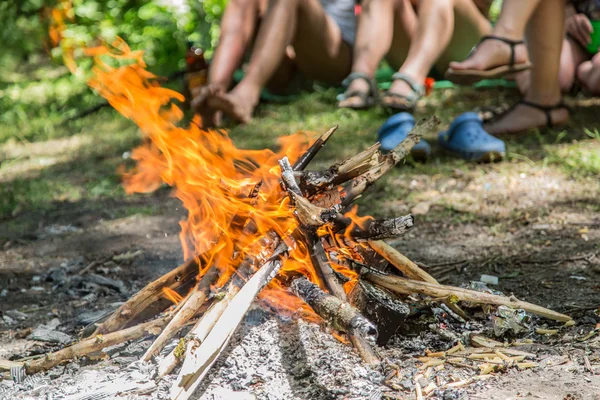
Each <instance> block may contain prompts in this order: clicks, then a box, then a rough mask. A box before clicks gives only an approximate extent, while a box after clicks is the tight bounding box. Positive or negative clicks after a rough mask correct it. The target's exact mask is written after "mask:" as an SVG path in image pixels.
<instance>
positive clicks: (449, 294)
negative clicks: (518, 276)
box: [363, 272, 571, 322]
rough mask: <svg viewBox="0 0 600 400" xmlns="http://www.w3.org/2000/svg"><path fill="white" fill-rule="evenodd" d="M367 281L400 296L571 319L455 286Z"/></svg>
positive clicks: (394, 279) (511, 299)
mask: <svg viewBox="0 0 600 400" xmlns="http://www.w3.org/2000/svg"><path fill="white" fill-rule="evenodd" d="M363 276H364V278H365V279H368V280H369V281H371V282H373V283H375V284H376V285H379V286H382V287H384V288H386V289H389V290H391V291H393V292H396V293H400V294H414V293H419V294H423V295H426V296H430V297H433V298H436V299H442V298H443V299H451V298H453V299H456V300H460V301H468V302H471V303H475V304H493V305H497V306H507V307H510V308H521V309H523V310H525V311H528V312H530V313H533V314H536V315H539V316H541V317H545V318H549V319H553V320H556V321H561V322H567V321H570V320H571V317H569V316H568V315H565V314H561V313H558V312H556V311H552V310H549V309H547V308H544V307H541V306H538V305H535V304H531V303H528V302H526V301H522V300H518V299H517V298H515V297H514V296H511V297H504V296H497V295H494V294H489V293H482V292H477V291H475V290H468V289H463V288H458V287H453V286H446V285H440V284H435V283H430V282H418V281H415V280H411V279H406V278H400V277H395V276H391V275H380V274H374V273H372V272H367V273H366V274H364V275H363Z"/></svg>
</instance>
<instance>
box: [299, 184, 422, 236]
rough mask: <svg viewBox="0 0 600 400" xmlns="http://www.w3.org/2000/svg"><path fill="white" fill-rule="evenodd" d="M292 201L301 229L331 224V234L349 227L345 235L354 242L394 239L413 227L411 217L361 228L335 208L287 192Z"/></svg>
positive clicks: (366, 224) (374, 222)
mask: <svg viewBox="0 0 600 400" xmlns="http://www.w3.org/2000/svg"><path fill="white" fill-rule="evenodd" d="M288 193H289V194H290V197H291V198H292V199H293V201H294V206H295V211H294V213H295V215H296V217H297V219H298V221H299V222H300V225H301V226H302V227H303V228H317V227H320V226H323V225H325V224H326V223H328V222H331V224H332V228H333V232H336V233H337V232H343V231H345V230H346V229H347V228H349V227H351V230H350V231H349V232H347V234H348V235H349V236H350V237H352V238H353V239H355V240H356V241H359V242H360V241H365V240H378V239H385V238H391V237H396V236H399V235H402V234H403V233H405V232H407V231H408V230H409V229H411V228H412V227H413V226H414V218H413V216H412V215H405V216H403V217H397V218H390V219H370V220H368V221H366V222H365V223H364V224H363V226H359V225H357V224H355V223H353V221H352V219H350V218H348V217H345V216H344V215H342V214H340V213H339V211H338V209H337V208H336V207H332V208H329V209H327V208H322V207H318V206H315V205H314V204H312V203H311V202H310V201H308V200H307V199H306V198H305V197H302V196H301V195H298V194H297V193H296V192H295V191H294V190H292V189H290V191H289V192H288Z"/></svg>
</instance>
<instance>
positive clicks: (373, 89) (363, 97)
mask: <svg viewBox="0 0 600 400" xmlns="http://www.w3.org/2000/svg"><path fill="white" fill-rule="evenodd" d="M356 79H363V80H365V81H367V83H368V84H369V91H368V92H361V91H358V90H352V91H350V92H348V91H346V92H344V93H342V94H340V95H338V97H337V100H338V108H352V109H354V110H364V109H367V108H369V107H371V106H373V105H374V104H375V103H376V102H377V85H376V84H375V81H374V80H373V78H371V77H370V76H368V75H367V74H363V73H362V72H352V73H351V74H350V75H348V77H347V78H346V79H344V80H343V81H342V85H343V86H344V87H346V88H347V87H348V86H350V84H351V83H352V81H355V80H356ZM353 97H357V98H359V99H360V102H359V103H358V104H356V105H352V106H346V105H342V102H344V101H345V100H348V99H351V98H353Z"/></svg>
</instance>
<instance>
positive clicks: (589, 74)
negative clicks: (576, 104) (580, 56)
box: [577, 53, 600, 95]
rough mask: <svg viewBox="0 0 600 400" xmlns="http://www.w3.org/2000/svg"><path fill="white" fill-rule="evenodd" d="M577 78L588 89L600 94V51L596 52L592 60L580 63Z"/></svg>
mask: <svg viewBox="0 0 600 400" xmlns="http://www.w3.org/2000/svg"><path fill="white" fill-rule="evenodd" d="M577 79H579V81H580V82H581V84H582V85H583V87H584V88H585V89H586V90H587V91H589V92H590V93H592V94H594V95H600V53H596V54H595V55H594V56H593V57H592V59H591V60H589V61H584V62H583V63H581V64H580V65H579V67H578V68H577Z"/></svg>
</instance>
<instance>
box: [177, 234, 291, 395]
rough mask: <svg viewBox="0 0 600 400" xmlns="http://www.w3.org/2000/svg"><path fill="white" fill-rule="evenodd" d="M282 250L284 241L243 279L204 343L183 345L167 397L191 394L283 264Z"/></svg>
mask: <svg viewBox="0 0 600 400" xmlns="http://www.w3.org/2000/svg"><path fill="white" fill-rule="evenodd" d="M286 249H287V247H286V246H285V245H284V244H282V245H280V246H279V247H278V251H276V253H278V252H279V255H278V256H277V257H276V258H275V259H272V260H270V261H267V262H266V263H265V264H264V265H263V266H261V268H260V269H259V270H258V271H257V272H256V273H255V274H254V275H253V276H252V278H250V279H249V280H248V282H246V284H245V285H244V286H243V287H242V288H241V290H240V291H239V293H238V294H237V295H236V296H235V297H234V298H233V299H232V300H231V302H230V303H229V305H228V306H227V308H226V309H225V311H224V312H223V314H222V315H221V318H219V320H218V321H217V323H216V324H215V325H214V327H213V328H212V329H211V331H210V333H209V334H208V336H207V337H206V339H205V340H204V342H202V343H198V342H196V341H193V340H192V341H190V342H189V343H188V344H187V347H186V356H185V361H184V363H183V366H182V367H181V371H180V372H179V375H178V377H177V380H176V382H175V384H174V385H173V386H172V387H171V392H170V398H171V399H173V400H187V399H189V398H190V397H191V395H192V394H193V393H194V391H195V390H196V388H197V387H198V385H199V384H200V382H201V381H202V379H203V378H204V377H205V376H206V374H207V373H208V371H209V370H210V368H211V367H212V365H213V364H214V363H215V361H216V360H217V359H218V357H219V356H220V355H221V354H222V353H223V351H224V350H225V348H226V346H227V344H228V343H229V341H230V340H231V337H232V336H233V333H234V332H235V330H236V329H237V327H238V326H239V324H240V323H241V322H242V319H243V318H244V315H246V312H247V311H248V309H249V308H250V305H251V304H252V302H253V301H254V298H255V297H256V296H257V295H258V293H259V292H260V291H261V290H262V288H263V287H264V286H266V285H267V284H268V283H269V282H270V281H271V280H272V279H273V278H274V277H275V275H277V273H278V272H279V270H280V268H281V265H282V264H283V261H282V260H281V259H280V257H281V252H285V251H286Z"/></svg>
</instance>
